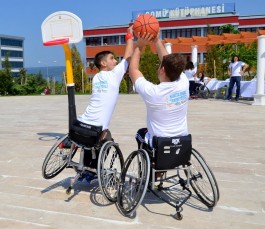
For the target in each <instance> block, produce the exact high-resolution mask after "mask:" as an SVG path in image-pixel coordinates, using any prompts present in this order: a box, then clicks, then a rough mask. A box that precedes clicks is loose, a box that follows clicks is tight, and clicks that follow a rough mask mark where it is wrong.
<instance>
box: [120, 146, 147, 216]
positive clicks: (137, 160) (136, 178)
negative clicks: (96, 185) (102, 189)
mask: <svg viewBox="0 0 265 229" xmlns="http://www.w3.org/2000/svg"><path fill="white" fill-rule="evenodd" d="M149 175H150V159H149V156H148V154H147V152H146V151H145V150H143V149H139V150H137V151H134V152H132V153H131V154H130V155H129V157H128V158H127V159H126V161H125V164H124V168H123V170H122V174H121V179H120V184H119V190H118V196H117V206H118V208H119V210H120V211H121V213H122V214H123V215H125V216H132V215H133V213H134V212H135V211H136V209H137V208H138V206H139V205H140V204H141V202H142V200H143V198H144V196H145V193H146V190H147V186H148V182H149Z"/></svg>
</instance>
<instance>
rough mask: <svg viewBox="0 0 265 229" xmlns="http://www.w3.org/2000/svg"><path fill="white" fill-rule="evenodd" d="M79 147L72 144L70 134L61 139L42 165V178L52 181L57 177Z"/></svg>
mask: <svg viewBox="0 0 265 229" xmlns="http://www.w3.org/2000/svg"><path fill="white" fill-rule="evenodd" d="M76 150H77V147H76V146H74V145H73V144H72V143H71V140H70V139H69V138H68V134H66V135H65V136H63V137H62V138H59V139H58V140H57V141H56V142H55V144H54V145H53V146H52V148H51V149H50V151H49V152H48V154H47V156H46V158H45V159H44V162H43V165H42V176H43V178H45V179H51V178H53V177H55V176H57V175H58V174H59V173H60V172H61V171H62V170H63V169H64V168H65V167H66V165H67V161H68V158H69V156H70V155H71V157H73V156H74V155H75V152H76Z"/></svg>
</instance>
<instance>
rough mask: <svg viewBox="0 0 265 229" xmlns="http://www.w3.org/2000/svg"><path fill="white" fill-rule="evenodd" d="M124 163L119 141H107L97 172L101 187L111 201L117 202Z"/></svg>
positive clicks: (100, 154) (100, 155)
mask: <svg viewBox="0 0 265 229" xmlns="http://www.w3.org/2000/svg"><path fill="white" fill-rule="evenodd" d="M123 165H124V159H123V155H122V152H121V150H120V148H119V146H118V144H117V143H115V142H113V141H108V142H105V143H104V145H103V146H102V147H101V149H100V153H99V158H98V165H97V172H98V183H99V188H100V190H101V192H102V194H103V196H104V197H105V198H106V199H107V200H108V201H110V202H116V200H117V190H118V184H119V179H120V175H121V171H122V168H123Z"/></svg>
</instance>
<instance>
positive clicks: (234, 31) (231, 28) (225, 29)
mask: <svg viewBox="0 0 265 229" xmlns="http://www.w3.org/2000/svg"><path fill="white" fill-rule="evenodd" d="M220 29H221V30H222V31H223V33H232V34H239V33H240V31H239V30H238V29H235V27H234V26H233V25H231V24H227V25H222V26H220Z"/></svg>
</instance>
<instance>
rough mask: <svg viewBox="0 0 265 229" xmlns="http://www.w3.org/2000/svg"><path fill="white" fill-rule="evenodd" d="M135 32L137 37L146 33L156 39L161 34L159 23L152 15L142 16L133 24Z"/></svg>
mask: <svg viewBox="0 0 265 229" xmlns="http://www.w3.org/2000/svg"><path fill="white" fill-rule="evenodd" d="M133 32H134V35H135V36H136V37H137V36H138V33H140V35H141V36H142V35H143V34H144V32H146V33H151V34H153V35H155V37H156V36H157V33H158V32H159V22H158V20H157V19H156V17H154V16H152V15H151V14H141V15H139V16H138V17H137V18H136V19H135V21H134V23H133Z"/></svg>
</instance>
